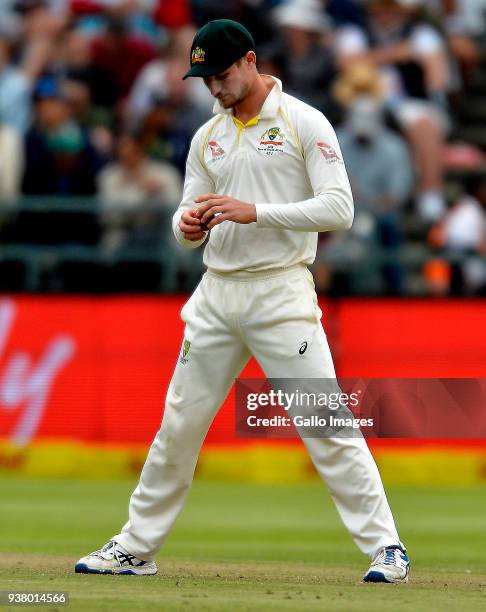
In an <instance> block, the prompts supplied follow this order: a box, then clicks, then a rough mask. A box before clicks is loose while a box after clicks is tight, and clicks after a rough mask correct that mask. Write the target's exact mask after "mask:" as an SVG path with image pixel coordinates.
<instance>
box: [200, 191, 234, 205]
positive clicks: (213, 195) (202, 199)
mask: <svg viewBox="0 0 486 612" xmlns="http://www.w3.org/2000/svg"><path fill="white" fill-rule="evenodd" d="M225 197H226V196H225V195H221V194H219V193H205V194H204V195H200V196H198V197H197V198H196V199H195V200H194V202H196V203H197V204H199V203H200V202H207V201H208V200H217V199H218V198H225Z"/></svg>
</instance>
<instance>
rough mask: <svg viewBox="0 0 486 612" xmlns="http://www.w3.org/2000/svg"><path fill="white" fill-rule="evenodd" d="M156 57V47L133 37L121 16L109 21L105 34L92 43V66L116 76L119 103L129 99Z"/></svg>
mask: <svg viewBox="0 0 486 612" xmlns="http://www.w3.org/2000/svg"><path fill="white" fill-rule="evenodd" d="M155 56H156V49H155V46H154V45H153V44H152V43H150V42H149V41H147V40H145V39H143V38H141V37H138V36H135V35H133V34H130V33H129V31H128V29H127V24H126V22H125V21H124V20H123V19H122V18H118V17H112V18H110V20H109V21H108V25H107V29H106V32H105V33H104V34H103V35H101V36H99V37H98V38H96V40H95V41H94V42H93V63H94V65H95V66H96V67H97V68H98V69H100V70H105V71H107V72H110V73H111V74H112V75H113V77H114V81H115V92H116V98H117V99H118V100H120V101H123V100H124V99H125V98H126V97H127V95H128V93H129V92H130V89H131V88H132V86H133V83H134V81H135V79H136V77H137V75H138V73H139V72H140V70H141V69H142V68H143V66H145V64H147V63H148V62H150V61H151V60H153V59H154V58H155Z"/></svg>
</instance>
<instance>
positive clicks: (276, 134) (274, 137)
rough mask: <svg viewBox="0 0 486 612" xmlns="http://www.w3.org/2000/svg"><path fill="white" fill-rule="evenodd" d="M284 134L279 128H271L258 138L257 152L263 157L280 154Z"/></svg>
mask: <svg viewBox="0 0 486 612" xmlns="http://www.w3.org/2000/svg"><path fill="white" fill-rule="evenodd" d="M285 138H286V136H285V134H284V133H283V132H282V129H281V128H279V127H271V128H269V129H268V130H266V131H265V132H264V133H263V134H262V135H261V136H260V142H259V145H258V150H259V151H260V153H264V154H265V155H275V154H277V155H278V154H281V153H283V151H284V146H285Z"/></svg>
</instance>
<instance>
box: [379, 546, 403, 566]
mask: <svg viewBox="0 0 486 612" xmlns="http://www.w3.org/2000/svg"><path fill="white" fill-rule="evenodd" d="M398 550H399V549H398V548H385V551H384V552H385V559H384V561H383V564H384V565H396V562H397V560H396V554H397V552H398Z"/></svg>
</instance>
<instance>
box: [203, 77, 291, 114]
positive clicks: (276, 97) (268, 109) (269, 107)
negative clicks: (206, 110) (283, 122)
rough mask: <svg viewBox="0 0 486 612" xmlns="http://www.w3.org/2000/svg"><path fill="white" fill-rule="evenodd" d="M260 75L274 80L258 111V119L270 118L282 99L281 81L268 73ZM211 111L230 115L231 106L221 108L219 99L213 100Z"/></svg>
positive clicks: (275, 112)
mask: <svg viewBox="0 0 486 612" xmlns="http://www.w3.org/2000/svg"><path fill="white" fill-rule="evenodd" d="M262 76H269V77H270V78H271V79H273V80H274V81H275V84H274V86H273V87H272V89H271V90H270V92H269V94H268V96H267V97H266V98H265V102H264V103H263V106H262V108H261V110H260V112H259V113H258V115H259V117H260V119H270V118H272V117H275V116H276V114H277V111H278V108H279V106H280V102H281V100H282V81H281V80H280V79H277V77H274V76H272V75H269V74H262ZM213 113H214V114H215V115H232V114H233V109H232V108H223V107H222V106H221V104H220V103H219V100H215V102H214V106H213Z"/></svg>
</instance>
